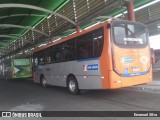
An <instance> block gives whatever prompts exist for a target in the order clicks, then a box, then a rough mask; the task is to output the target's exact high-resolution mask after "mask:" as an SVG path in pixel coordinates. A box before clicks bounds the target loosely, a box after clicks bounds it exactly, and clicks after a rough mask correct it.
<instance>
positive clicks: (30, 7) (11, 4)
mask: <svg viewBox="0 0 160 120" xmlns="http://www.w3.org/2000/svg"><path fill="white" fill-rule="evenodd" d="M0 8H23V9H24V8H25V9H26V8H27V9H33V10H38V11H42V12H47V13H50V14H52V15H56V16H59V17H61V18H62V19H64V20H66V21H68V22H70V23H72V24H73V25H75V26H76V25H77V24H76V22H74V21H73V20H71V19H69V18H67V17H65V16H63V15H61V14H59V13H56V12H54V11H52V10H48V9H45V8H42V7H37V6H33V5H26V4H14V3H9V4H0Z"/></svg>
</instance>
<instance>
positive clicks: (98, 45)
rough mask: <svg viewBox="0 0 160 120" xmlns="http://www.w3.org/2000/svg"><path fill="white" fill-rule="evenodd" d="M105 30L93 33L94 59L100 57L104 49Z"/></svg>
mask: <svg viewBox="0 0 160 120" xmlns="http://www.w3.org/2000/svg"><path fill="white" fill-rule="evenodd" d="M103 41H104V37H103V29H98V30H96V31H94V32H93V53H94V57H100V55H101V52H102V48H103Z"/></svg>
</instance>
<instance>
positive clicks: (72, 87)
mask: <svg viewBox="0 0 160 120" xmlns="http://www.w3.org/2000/svg"><path fill="white" fill-rule="evenodd" d="M67 89H68V92H69V93H70V94H73V95H77V94H79V93H80V92H79V87H78V82H77V80H76V78H75V77H73V76H69V77H68V79H67Z"/></svg>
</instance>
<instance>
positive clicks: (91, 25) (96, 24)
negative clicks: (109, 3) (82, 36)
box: [84, 22, 101, 30]
mask: <svg viewBox="0 0 160 120" xmlns="http://www.w3.org/2000/svg"><path fill="white" fill-rule="evenodd" d="M99 23H101V22H96V23H94V24H93V25H90V26H88V27H86V28H84V30H87V29H89V28H91V27H93V26H95V25H98V24H99Z"/></svg>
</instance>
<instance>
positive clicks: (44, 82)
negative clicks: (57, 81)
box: [42, 78, 47, 86]
mask: <svg viewBox="0 0 160 120" xmlns="http://www.w3.org/2000/svg"><path fill="white" fill-rule="evenodd" d="M42 84H43V86H46V84H47V81H46V80H45V79H44V78H43V79H42Z"/></svg>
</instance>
